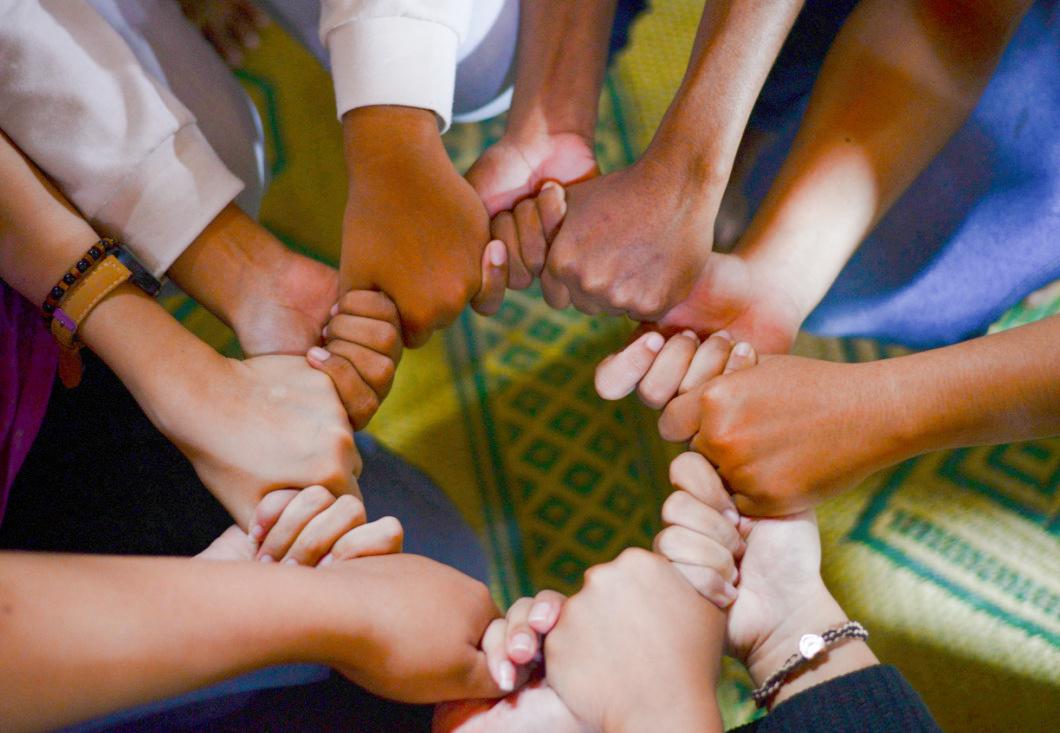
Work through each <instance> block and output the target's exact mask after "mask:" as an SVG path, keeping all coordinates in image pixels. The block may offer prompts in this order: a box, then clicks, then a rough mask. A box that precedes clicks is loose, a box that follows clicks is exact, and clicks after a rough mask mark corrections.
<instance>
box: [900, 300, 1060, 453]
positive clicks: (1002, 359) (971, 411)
mask: <svg viewBox="0 0 1060 733" xmlns="http://www.w3.org/2000/svg"><path fill="white" fill-rule="evenodd" d="M1057 344H1060V316H1052V317H1050V318H1047V319H1045V320H1043V321H1039V322H1037V323H1032V324H1028V325H1026V326H1020V327H1019V328H1014V329H1011V330H1009V331H1003V332H1001V333H996V334H991V335H989V336H983V337H981V338H977V339H973V340H971V341H966V342H964V343H961V344H956V345H954V346H947V347H945V348H941V349H934V350H932V351H925V352H922V353H918V354H912V355H910V356H903V357H899V358H896V359H890V360H887V361H885V362H881V363H880V365H879V367H880V372H881V377H882V378H883V379H885V380H886V385H885V388H886V389H887V390H888V393H889V394H891V395H892V398H891V400H890V402H891V404H892V407H891V412H892V413H893V414H894V418H895V424H896V425H898V426H899V430H900V431H901V433H902V434H901V436H900V438H901V440H902V441H903V443H904V445H905V446H906V453H907V454H908V455H918V454H920V453H925V452H928V451H934V450H943V449H948V448H957V447H962V446H970V445H987V444H994V443H1008V442H1014V441H1020V440H1031V439H1034V438H1043V437H1047V436H1051V435H1060V361H1058V360H1057V359H1056V348H1057ZM899 402H900V403H901V404H900V405H899Z"/></svg>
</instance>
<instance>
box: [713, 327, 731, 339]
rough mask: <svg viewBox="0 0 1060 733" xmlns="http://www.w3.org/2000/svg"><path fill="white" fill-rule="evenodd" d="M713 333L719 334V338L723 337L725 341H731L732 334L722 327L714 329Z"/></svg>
mask: <svg viewBox="0 0 1060 733" xmlns="http://www.w3.org/2000/svg"><path fill="white" fill-rule="evenodd" d="M714 335H715V336H720V337H721V338H723V339H725V340H726V341H732V334H731V333H729V332H728V331H726V330H724V329H722V330H721V331H715V332H714Z"/></svg>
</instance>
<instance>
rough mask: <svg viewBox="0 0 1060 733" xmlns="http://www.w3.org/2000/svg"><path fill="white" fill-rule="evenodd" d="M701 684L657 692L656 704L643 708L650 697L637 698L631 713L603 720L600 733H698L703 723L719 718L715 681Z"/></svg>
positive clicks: (640, 696) (703, 727)
mask: <svg viewBox="0 0 1060 733" xmlns="http://www.w3.org/2000/svg"><path fill="white" fill-rule="evenodd" d="M682 682H684V680H682ZM700 682H701V683H702V684H689V685H683V686H681V687H680V688H679V689H676V690H675V689H674V687H673V686H668V687H667V688H666V689H665V690H660V691H659V692H658V694H657V696H656V697H654V698H651V699H653V700H655V701H656V702H657V703H658V705H645V704H644V702H645V700H647V699H649V697H648V696H647V695H637V696H636V698H635V700H634V701H631V702H633V703H634V707H633V709H632V710H629V711H626V713H624V714H623V715H620V716H618V715H616V716H614V718H613V719H608V720H605V722H604V726H603V733H658V731H667V733H699V732H700V731H702V730H704V729H708V728H707V725H706V722H707V721H710V720H712V719H714V718H718V717H720V715H719V714H718V712H717V703H716V697H715V695H716V692H715V687H716V682H717V681H716V679H713V678H712V679H710V680H701V681H700Z"/></svg>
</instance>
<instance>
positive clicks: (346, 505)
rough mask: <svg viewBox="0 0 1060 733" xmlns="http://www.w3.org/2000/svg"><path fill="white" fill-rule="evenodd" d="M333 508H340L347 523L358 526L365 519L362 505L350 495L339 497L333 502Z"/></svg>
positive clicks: (365, 515) (365, 514)
mask: <svg viewBox="0 0 1060 733" xmlns="http://www.w3.org/2000/svg"><path fill="white" fill-rule="evenodd" d="M335 506H336V507H341V509H342V512H343V514H345V515H346V519H347V521H348V522H351V523H355V524H358V525H360V524H364V520H365V519H366V518H367V513H366V512H365V509H364V503H363V502H362V501H361V500H360V499H358V498H357V497H356V496H353V495H352V494H343V495H342V496H340V497H339V498H338V499H336V500H335Z"/></svg>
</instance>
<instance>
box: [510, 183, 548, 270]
mask: <svg viewBox="0 0 1060 733" xmlns="http://www.w3.org/2000/svg"><path fill="white" fill-rule="evenodd" d="M514 217H515V228H516V230H517V231H518V233H519V252H520V254H521V255H522V260H523V266H524V267H526V270H527V272H529V273H530V275H531V277H536V276H538V275H540V274H541V270H543V269H544V267H545V232H544V230H543V229H542V225H541V217H540V215H538V213H537V204H536V203H535V202H534V200H533V199H525V200H523V201H520V202H519V203H518V204H517V205H516V207H515V211H514Z"/></svg>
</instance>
